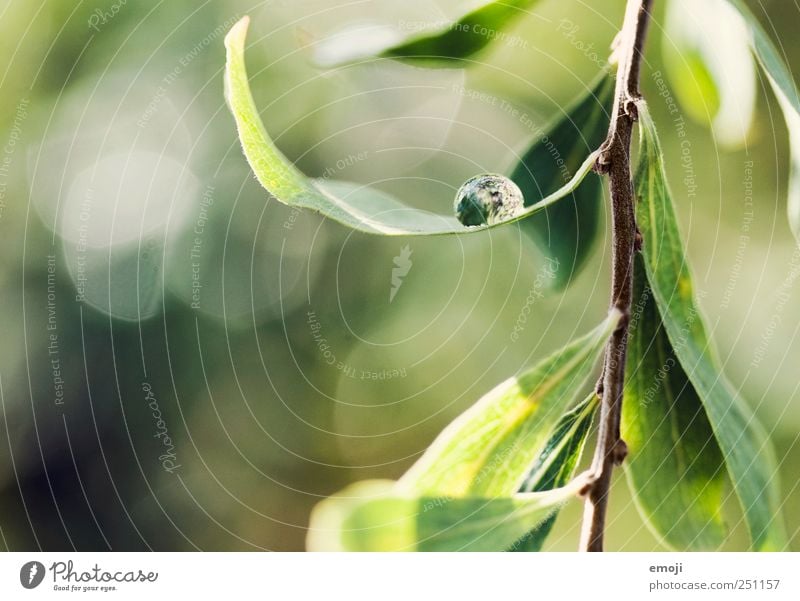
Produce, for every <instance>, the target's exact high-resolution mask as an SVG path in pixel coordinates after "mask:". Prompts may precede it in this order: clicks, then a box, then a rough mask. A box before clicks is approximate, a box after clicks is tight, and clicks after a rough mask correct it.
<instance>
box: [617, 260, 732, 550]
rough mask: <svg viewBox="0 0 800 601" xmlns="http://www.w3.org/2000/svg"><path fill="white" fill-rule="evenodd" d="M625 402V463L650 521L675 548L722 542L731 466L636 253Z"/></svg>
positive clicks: (700, 547)
mask: <svg viewBox="0 0 800 601" xmlns="http://www.w3.org/2000/svg"><path fill="white" fill-rule="evenodd" d="M635 263H636V266H635V269H634V285H635V291H634V305H633V306H634V307H635V309H634V311H633V317H632V319H631V327H630V330H629V335H628V361H627V365H626V370H625V392H624V398H625V402H624V403H623V408H622V438H623V440H625V442H626V443H627V445H628V457H627V458H626V460H625V463H624V466H625V471H626V475H627V476H628V482H629V484H630V487H631V491H632V493H633V497H634V499H635V501H636V505H637V507H638V508H639V512H640V513H641V514H642V517H643V518H644V519H645V522H646V523H647V524H648V525H649V526H650V528H651V529H652V530H653V531H654V532H655V534H656V535H657V536H658V537H659V538H661V540H662V541H663V542H664V543H665V544H667V545H668V546H670V547H673V548H675V549H678V550H693V551H697V550H713V549H715V548H717V547H719V545H720V544H721V543H722V541H723V538H724V536H725V528H724V527H723V523H722V502H723V487H724V484H725V467H724V463H725V462H724V460H723V459H722V454H721V453H720V450H719V446H718V445H717V442H716V440H715V439H714V432H713V430H712V428H711V424H710V423H709V422H708V416H707V415H706V413H705V410H704V408H703V403H702V401H701V400H700V397H699V396H698V394H697V391H696V390H695V388H694V386H693V385H692V383H691V382H690V381H689V378H688V376H687V375H686V372H684V371H683V368H682V367H681V364H680V361H679V360H678V358H677V357H676V356H675V351H674V350H673V348H672V344H671V343H670V341H669V338H668V337H667V333H666V331H665V329H664V326H663V324H662V322H661V316H660V315H659V313H658V309H657V307H656V302H655V300H654V298H653V295H652V293H651V291H650V288H649V287H648V286H647V283H646V277H647V276H646V274H645V267H644V260H643V259H642V257H641V256H637V257H636V261H635Z"/></svg>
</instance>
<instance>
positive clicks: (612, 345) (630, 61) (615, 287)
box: [580, 0, 653, 551]
mask: <svg viewBox="0 0 800 601" xmlns="http://www.w3.org/2000/svg"><path fill="white" fill-rule="evenodd" d="M652 4H653V1H652V0H628V5H627V9H626V11H625V21H624V23H623V26H622V30H621V31H620V36H619V38H618V44H619V46H618V48H617V56H618V57H619V65H618V71H617V84H616V91H615V98H614V109H613V112H612V115H611V124H610V126H609V130H608V137H607V138H606V141H605V142H604V143H603V146H602V148H601V153H600V157H599V158H598V160H597V165H596V170H597V172H598V173H602V174H607V175H608V179H609V189H610V192H611V215H612V226H611V227H612V246H613V248H612V263H613V272H612V282H611V308H612V309H613V308H616V309H619V311H620V312H621V313H622V319H621V321H620V324H619V327H618V328H617V330H616V331H615V332H614V334H613V335H612V336H611V340H609V343H608V347H607V349H606V355H605V362H604V365H603V375H602V378H601V381H600V382H599V383H598V393H600V394H601V397H602V404H601V407H600V425H599V429H598V434H597V447H596V449H595V454H594V459H593V461H592V466H591V468H590V472H589V473H590V482H589V484H588V485H587V487H586V490H585V495H586V505H585V509H584V515H583V530H582V532H581V542H580V550H582V551H602V550H603V533H604V530H605V522H606V507H607V505H608V493H609V488H610V485H611V474H612V472H613V470H614V466H616V465H619V464H620V463H622V461H623V460H624V459H625V455H626V454H627V446H626V445H625V442H624V441H623V440H622V439H621V438H620V433H619V422H620V413H621V411H622V388H623V385H624V381H625V354H626V348H627V343H628V320H629V318H630V308H631V302H632V298H633V256H634V253H635V252H636V250H637V249H638V246H639V244H640V238H639V236H638V231H637V228H636V219H635V216H634V193H633V183H632V181H631V179H632V178H631V161H630V148H631V138H632V134H633V124H634V122H635V121H636V119H637V110H636V100H637V99H638V98H639V97H640V94H639V71H640V70H641V62H642V51H643V48H644V40H645V37H646V34H647V26H648V23H649V21H650V10H651V7H652Z"/></svg>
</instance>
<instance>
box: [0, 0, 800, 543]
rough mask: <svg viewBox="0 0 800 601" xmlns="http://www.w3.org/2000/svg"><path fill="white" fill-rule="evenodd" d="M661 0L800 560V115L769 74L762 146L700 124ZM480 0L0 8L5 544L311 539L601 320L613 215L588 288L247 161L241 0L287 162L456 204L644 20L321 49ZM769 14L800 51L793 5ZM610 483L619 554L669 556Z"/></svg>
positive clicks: (608, 16) (717, 308)
mask: <svg viewBox="0 0 800 601" xmlns="http://www.w3.org/2000/svg"><path fill="white" fill-rule="evenodd" d="M663 4H664V2H662V1H660V0H659V1H657V2H656V6H657V13H656V18H655V20H654V25H653V28H652V35H651V38H650V39H649V42H648V55H647V64H646V65H645V68H644V69H645V71H644V74H643V76H642V79H643V85H644V88H645V94H646V95H647V94H649V99H650V105H651V107H652V112H653V113H654V116H655V118H656V120H657V122H658V123H659V124H660V133H661V135H662V138H663V143H664V145H665V157H666V162H667V169H668V173H669V176H670V179H671V184H672V188H673V193H674V199H675V202H676V204H677V206H678V210H679V213H680V218H681V220H682V226H683V231H684V234H685V239H686V240H687V242H688V247H689V249H688V250H689V254H690V257H691V259H692V261H693V263H694V268H695V277H696V285H697V288H698V289H699V290H701V291H702V292H703V293H705V296H704V297H703V300H702V305H703V307H704V310H705V313H706V316H707V318H708V320H709V324H710V326H711V329H712V330H713V335H714V338H715V340H716V342H717V345H718V349H719V351H720V356H721V358H722V360H723V362H724V364H725V370H726V373H727V375H728V376H729V377H730V379H731V380H732V381H733V382H734V383H735V384H736V385H738V386H740V388H741V390H742V391H743V393H744V395H745V397H746V398H747V399H748V401H749V402H750V404H751V405H752V406H753V408H754V409H755V411H756V412H757V414H758V415H759V417H760V418H761V420H762V421H763V423H764V424H765V426H766V427H767V430H768V431H770V432H771V436H772V439H773V441H774V445H775V448H776V452H777V456H778V458H779V461H780V467H781V478H782V486H783V491H784V494H785V504H784V510H785V518H786V521H787V526H788V530H789V533H790V536H791V537H792V545H793V548H795V549H797V548H800V538H799V536H798V526H800V490H798V488H797V480H798V478H797V473H798V470H799V469H800V444H799V443H798V440H797V433H798V426H800V392H798V384H797V381H798V379H797V373H796V372H797V369H796V368H797V365H798V362H800V340H798V336H797V333H798V327H800V310H798V309H797V306H798V303H797V298H798V294H800V291H798V290H796V285H795V284H796V282H795V280H796V277H797V275H798V265H800V257H798V255H797V254H796V252H795V249H796V246H795V243H794V241H793V238H792V237H791V234H790V232H789V228H788V226H787V223H786V218H785V181H786V179H787V169H788V166H787V162H788V159H787V156H788V151H787V139H786V135H785V130H784V125H783V120H782V116H781V114H780V112H779V110H778V109H777V104H776V103H775V101H774V100H773V99H772V97H771V96H769V95H768V94H767V93H766V92H765V82H764V81H762V80H760V81H759V82H758V89H759V92H758V94H759V95H758V104H757V111H756V117H755V122H754V125H753V127H752V130H751V132H750V135H749V137H748V140H747V144H746V145H745V147H743V148H738V149H733V150H732V149H729V148H721V147H720V146H719V145H718V144H716V142H715V139H714V136H713V135H712V134H711V132H710V130H709V128H708V127H707V126H706V125H705V124H701V123H697V122H694V121H690V120H689V119H688V117H687V121H686V126H685V127H686V136H685V137H684V138H679V133H678V129H677V128H676V127H675V125H674V124H673V123H672V121H671V120H672V119H673V118H674V115H669V114H668V107H667V104H666V103H665V102H664V100H663V99H662V97H660V96H658V92H659V88H658V86H657V85H656V82H655V81H654V79H653V78H652V77H651V74H652V73H653V72H654V71H657V70H659V69H662V70H663V66H662V65H661V61H660V53H661V37H662V34H663V32H662V29H661V24H662V22H663ZM457 6H458V2H455V1H444V0H440V1H433V0H424V1H423V0H414V1H410V2H404V3H398V2H389V1H380V2H379V1H370V2H343V1H340V0H301V1H290V0H274V1H270V2H264V3H253V2H243V1H240V0H227V1H225V2H223V1H220V0H214V1H205V2H187V1H184V0H171V1H169V2H166V1H160V2H156V1H137V2H133V1H129V2H125V1H124V0H118V1H117V2H111V1H110V0H109V1H106V2H98V1H91V2H84V1H78V2H61V1H59V0H49V1H40V0H36V1H23V0H5V1H3V2H0V32H1V33H2V36H0V39H2V40H3V42H2V44H3V52H2V55H1V56H2V58H0V61H2V69H0V71H1V72H2V78H0V90H2V94H0V103H2V108H3V110H2V112H1V113H0V120H1V122H0V130H1V131H0V143H2V144H3V150H2V151H0V152H1V153H2V156H0V159H2V162H0V315H2V322H0V323H2V334H3V335H2V339H0V392H2V395H1V396H2V425H0V439H2V440H0V532H1V533H2V540H1V541H0V548H5V549H10V550H35V549H44V550H67V549H79V550H103V549H114V550H145V549H154V550H193V549H204V550H249V549H254V550H260V549H269V550H301V549H303V547H304V539H305V534H306V530H305V528H306V525H307V521H308V514H309V511H310V509H311V508H312V507H313V505H314V504H315V503H316V502H317V501H319V500H320V499H321V498H323V497H325V496H327V495H329V494H331V493H333V492H335V491H337V490H339V489H340V488H342V487H343V486H345V485H346V484H347V483H349V482H352V481H355V480H361V479H365V478H374V477H385V478H394V477H397V476H399V475H400V474H401V473H403V471H405V470H406V469H407V468H408V467H409V466H410V465H411V463H412V462H413V461H414V460H415V458H416V457H418V456H419V454H420V453H421V452H422V451H423V450H424V449H425V447H426V445H427V444H429V443H430V441H431V440H432V439H433V437H435V435H436V434H437V433H438V432H439V431H440V430H441V429H442V428H443V427H444V426H445V425H446V424H447V423H448V422H449V421H450V420H451V419H453V418H454V417H455V416H456V415H458V414H459V413H460V412H461V411H463V410H464V409H465V408H467V407H468V406H470V405H471V404H472V403H473V402H474V401H475V400H476V399H477V398H478V397H479V396H480V395H481V394H483V393H484V392H486V391H487V390H489V389H490V388H491V387H493V386H494V385H495V384H496V383H498V382H499V381H501V380H503V379H505V378H507V377H509V376H510V375H513V374H514V373H516V372H517V371H519V370H520V369H522V368H523V367H525V366H528V365H531V364H532V363H533V362H535V361H536V360H538V359H540V358H542V357H543V356H545V355H546V354H547V353H548V352H549V351H552V350H554V349H556V348H558V347H560V346H561V345H562V344H564V343H565V342H567V341H568V340H570V339H571V338H573V337H574V336H575V335H577V334H579V333H583V332H586V331H587V330H588V329H589V328H591V327H592V326H593V325H595V324H597V323H598V322H599V321H600V320H601V319H602V317H603V316H604V314H605V308H606V302H607V295H608V284H607V282H608V263H609V249H608V247H609V240H608V235H607V233H606V231H607V230H606V224H605V220H604V223H603V224H602V225H601V228H602V230H601V233H600V235H599V237H598V241H597V244H596V247H595V249H596V252H595V253H594V255H593V257H592V258H591V260H590V262H589V265H588V266H587V267H585V268H584V269H583V270H582V271H581V272H580V274H579V275H578V276H577V277H576V279H575V281H574V282H573V284H572V285H571V286H570V288H569V289H568V290H567V291H566V292H565V293H563V294H562V293H557V292H554V293H549V294H544V295H543V297H542V298H539V297H538V295H534V299H535V300H534V301H533V302H532V303H531V301H530V300H528V299H529V294H530V293H531V291H532V290H538V288H537V284H536V281H537V274H539V273H541V271H542V269H543V268H544V263H543V261H542V260H541V257H540V256H539V255H538V253H537V251H536V249H535V248H533V247H532V246H531V244H530V243H529V242H528V241H527V240H526V239H524V238H522V237H521V233H520V230H519V229H517V227H516V226H511V227H507V228H501V229H495V230H492V231H491V233H486V234H480V235H474V236H467V237H449V238H437V239H427V240H424V239H416V238H415V239H408V240H404V239H399V238H396V239H391V238H379V237H370V236H367V235H363V234H358V233H353V232H350V231H349V230H346V229H345V228H343V227H340V226H338V225H336V224H333V223H329V222H326V221H324V220H322V219H321V218H318V217H317V216H315V215H312V214H309V213H299V212H296V211H291V210H289V209H288V208H286V207H284V206H282V205H280V204H278V203H276V202H275V201H274V200H271V199H269V198H268V197H267V195H266V193H265V192H264V191H263V190H262V189H261V188H260V187H259V186H258V184H257V183H256V182H255V180H254V179H253V177H252V176H251V174H250V172H249V169H248V167H247V165H246V163H245V161H244V159H243V157H242V154H241V151H240V148H239V145H238V141H237V138H236V134H235V130H234V126H233V121H232V118H231V116H230V114H229V113H228V111H227V108H226V106H225V104H224V100H223V94H222V68H223V65H224V50H223V44H222V41H223V37H224V33H225V32H226V31H227V29H228V28H229V27H230V26H231V25H232V24H233V23H234V22H235V21H236V20H237V19H238V18H239V17H241V16H244V15H250V16H251V17H252V25H251V33H250V37H249V49H248V54H247V61H248V68H249V71H250V74H251V78H252V83H253V93H254V95H255V97H256V101H257V104H258V105H259V107H261V109H262V116H263V118H264V120H265V122H266V124H267V128H268V129H269V131H270V133H271V134H272V136H273V137H274V138H275V139H276V142H277V144H278V146H279V147H280V148H281V149H282V150H283V152H284V153H285V154H286V155H287V156H288V157H289V158H290V159H292V160H293V161H296V162H297V164H298V165H299V166H300V167H301V168H302V169H303V171H305V172H306V173H307V174H309V175H312V176H325V177H331V178H338V179H347V180H352V181H357V182H362V183H365V184H370V185H374V186H376V187H379V188H381V189H384V190H387V191H391V192H393V193H395V194H397V195H398V196H400V197H402V198H403V199H405V200H406V201H407V202H409V203H410V204H414V205H415V206H420V207H425V208H429V209H430V210H433V211H437V212H440V213H447V212H449V211H450V210H451V200H452V198H453V195H454V192H455V190H456V189H457V188H458V186H459V185H460V184H461V183H462V182H463V181H464V180H466V179H467V178H468V177H470V176H472V175H474V174H476V173H480V172H486V171H500V172H506V173H507V172H509V169H510V167H511V166H512V165H513V164H514V159H515V157H516V156H517V154H518V153H520V152H521V151H522V150H524V149H525V148H526V147H527V145H528V144H530V142H531V140H532V138H533V135H534V133H535V131H536V128H538V127H542V126H544V125H545V124H546V123H547V122H548V121H549V120H550V119H551V118H552V117H554V116H556V115H558V114H560V111H561V107H562V106H564V104H565V103H567V102H569V101H570V100H571V99H572V98H573V97H575V96H576V95H577V94H579V93H581V92H582V91H583V90H584V89H585V86H586V85H587V84H588V83H589V82H590V81H591V80H592V78H593V77H594V76H595V74H596V73H597V72H598V71H599V68H600V67H599V66H598V64H597V62H596V61H595V60H593V59H592V56H591V51H588V50H587V47H589V45H590V44H593V46H592V47H591V48H592V49H596V50H597V52H598V53H599V55H600V57H601V58H602V57H605V56H606V55H607V51H606V49H607V48H608V46H609V44H610V42H611V40H612V39H613V37H614V34H615V32H616V30H617V28H618V26H619V24H620V23H621V21H622V13H623V9H624V3H623V2H622V1H621V0H615V1H613V2H612V1H608V2H603V3H602V6H599V5H596V4H595V3H588V2H579V1H575V2H557V1H555V0H545V1H543V2H541V4H539V5H538V6H537V7H536V9H535V10H534V14H532V15H531V16H529V17H527V18H525V19H523V20H520V21H519V22H517V23H516V24H515V26H514V27H513V28H512V29H511V30H510V31H509V33H510V35H511V36H512V37H511V38H508V39H506V41H500V42H497V43H496V44H494V45H493V46H491V49H490V51H489V52H488V53H486V54H482V55H481V56H480V57H479V58H478V60H477V62H476V64H474V65H473V66H472V67H471V68H469V69H468V70H461V69H447V70H436V71H432V70H423V69H418V68H413V67H410V66H407V65H402V64H397V63H391V62H387V61H381V62H376V63H371V64H367V65H361V66H357V67H349V68H344V69H337V70H333V71H322V70H319V69H317V68H315V67H314V66H313V65H312V64H311V62H310V60H309V50H308V48H309V47H311V46H313V43H314V41H315V40H318V39H324V38H325V37H326V36H328V35H330V34H331V33H332V32H336V31H338V30H341V29H342V28H344V27H347V26H352V25H353V24H358V23H362V22H381V23H387V24H390V25H394V26H395V27H398V28H400V29H402V28H403V27H411V26H413V23H416V22H419V21H423V22H431V21H437V20H441V19H443V18H445V17H446V16H447V15H449V14H454V12H453V11H454V10H455V9H456V8H457ZM752 6H753V7H754V10H755V11H756V13H757V14H758V15H759V16H760V17H763V18H764V22H765V23H766V22H767V21H766V18H767V16H768V17H769V19H770V20H771V24H772V25H774V28H775V30H774V32H773V33H774V34H775V36H776V39H778V40H779V41H780V42H781V44H782V46H783V49H784V50H785V52H786V54H787V56H788V58H789V60H790V62H792V61H793V63H794V64H800V39H798V37H797V36H796V35H795V34H796V30H797V24H798V20H799V19H800V15H798V9H797V7H796V6H794V5H793V4H792V3H788V2H779V1H777V0H772V1H765V2H762V3H761V4H758V5H756V4H755V3H753V4H752ZM762 7H763V8H762ZM565 20H567V21H568V22H569V23H570V26H569V27H566V21H565ZM576 27H577V29H576ZM768 28H769V27H768ZM770 31H773V30H772V29H771V28H770ZM568 32H571V33H568ZM795 74H796V77H797V76H800V70H795ZM667 85H670V84H669V83H668V84H667ZM509 106H510V107H512V108H516V109H519V111H520V114H522V115H524V118H521V117H520V116H519V115H517V116H515V115H514V114H513V112H512V111H509V110H508V107H509ZM687 139H688V140H689V142H690V144H689V146H690V151H689V159H688V161H687V159H686V158H685V156H686V151H685V148H686V144H685V142H684V143H683V146H681V142H682V140H687ZM682 157H683V158H682ZM748 161H752V162H753V165H752V175H753V189H752V202H750V200H749V199H750V197H749V193H748V192H747V190H746V188H747V185H746V183H745V165H746V164H747V162H748ZM689 167H691V174H689V171H688V169H689ZM689 175H691V177H689ZM406 245H408V249H406V250H405V251H404V250H403V249H404V247H405V246H406ZM409 253H410V254H409ZM793 253H795V254H793ZM398 257H400V258H398ZM402 257H406V259H408V260H409V261H410V262H411V266H410V268H409V269H408V273H407V274H406V275H405V276H404V277H403V278H402V285H401V286H400V287H399V288H397V289H396V291H395V293H394V296H393V297H392V296H391V291H392V270H393V269H394V268H395V267H396V260H397V261H399V262H401V263H404V264H405V262H406V260H405V259H403V258H402ZM396 258H398V259H396ZM539 280H540V281H541V278H540V279H539ZM526 304H527V306H528V308H529V309H530V313H529V314H528V315H527V317H526V319H525V322H524V331H523V333H522V334H521V335H520V336H519V339H512V337H511V333H512V332H513V330H514V327H515V325H518V320H519V319H520V316H521V315H522V314H523V313H522V311H523V308H524V307H526ZM617 479H618V481H617V485H616V486H615V487H614V489H613V498H612V502H611V506H610V512H611V515H610V531H609V534H608V543H607V546H608V548H610V549H614V550H651V549H663V547H662V546H660V544H659V543H658V542H657V541H656V539H655V538H654V537H653V536H652V535H651V534H650V532H649V531H648V529H647V527H646V526H645V525H644V523H643V522H642V521H641V519H640V518H639V516H638V514H637V512H636V510H635V508H634V506H633V504H632V501H631V499H630V496H629V494H628V492H627V490H626V486H625V482H624V476H623V475H622V474H617ZM737 511H738V509H737V507H736V502H735V500H733V499H731V502H730V513H729V516H728V520H729V523H730V525H731V526H732V528H733V531H732V535H731V538H730V540H729V541H728V543H727V544H726V547H725V548H743V546H744V544H745V542H744V541H745V536H744V535H745V533H744V531H743V528H742V525H741V523H740V521H739V520H740V516H739V514H738V513H737ZM580 515H581V507H580V506H579V504H578V503H575V504H573V505H572V506H570V507H568V508H567V509H566V510H565V511H563V512H562V514H561V516H560V517H559V520H558V522H557V525H556V529H555V531H554V534H553V535H552V536H551V538H550V540H549V541H548V546H547V548H550V549H558V550H572V549H574V548H575V547H576V544H577V532H578V527H579V520H580Z"/></svg>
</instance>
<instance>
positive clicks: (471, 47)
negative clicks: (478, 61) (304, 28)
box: [314, 0, 537, 67]
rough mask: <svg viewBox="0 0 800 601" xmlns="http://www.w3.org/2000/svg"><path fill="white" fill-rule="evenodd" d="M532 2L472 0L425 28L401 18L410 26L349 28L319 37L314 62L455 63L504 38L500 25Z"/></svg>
mask: <svg viewBox="0 0 800 601" xmlns="http://www.w3.org/2000/svg"><path fill="white" fill-rule="evenodd" d="M536 1H537V0H499V1H496V2H487V1H486V0H482V1H479V2H472V3H471V5H472V8H470V9H469V12H466V13H465V14H464V15H463V16H462V17H461V18H460V19H457V20H453V21H444V22H437V23H432V24H431V27H422V24H421V23H417V22H414V23H405V25H406V28H407V29H410V31H405V32H403V31H400V30H398V29H395V28H390V27H386V26H372V27H369V26H367V27H365V26H359V27H357V28H351V29H348V30H345V31H343V32H341V33H339V34H337V35H334V36H332V37H330V38H328V39H327V40H324V41H322V42H319V43H318V44H317V46H316V48H315V50H314V62H315V63H317V64H318V65H320V66H322V67H334V66H337V65H343V64H347V63H353V62H357V61H360V60H364V59H368V58H394V59H400V60H414V61H417V62H419V61H428V62H432V63H435V65H436V66H444V67H460V66H462V63H461V62H460V61H463V60H464V59H466V58H469V57H471V56H472V55H474V54H476V53H477V52H479V51H480V50H483V48H485V47H486V46H488V45H489V43H490V42H492V41H493V40H495V39H504V38H505V36H506V34H504V33H503V31H502V29H503V28H504V27H506V26H508V25H509V24H510V23H511V22H512V21H513V20H514V19H516V18H518V17H520V16H522V15H523V14H525V13H526V9H527V8H529V7H530V6H532V5H533V4H535V3H536ZM409 26H410V27H409ZM515 40H516V38H513V39H512V41H515Z"/></svg>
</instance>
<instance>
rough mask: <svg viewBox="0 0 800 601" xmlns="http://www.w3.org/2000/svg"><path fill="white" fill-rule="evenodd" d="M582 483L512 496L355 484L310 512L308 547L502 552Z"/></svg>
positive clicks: (374, 482)
mask: <svg viewBox="0 0 800 601" xmlns="http://www.w3.org/2000/svg"><path fill="white" fill-rule="evenodd" d="M584 484H585V482H583V481H581V479H576V480H575V481H573V482H572V483H570V484H569V485H568V486H565V487H563V488H558V489H555V490H550V491H547V492H539V493H525V494H518V495H514V496H513V497H496V498H484V497H448V496H441V497H436V496H415V495H409V494H404V493H402V492H401V491H400V490H398V488H397V487H396V486H395V485H394V483H393V482H390V481H385V480H372V481H366V482H359V483H357V484H354V485H352V486H350V487H348V488H346V489H344V490H343V491H342V492H340V493H339V494H337V495H334V496H332V497H329V498H328V499H326V500H324V501H322V502H321V503H319V504H318V505H317V506H316V507H315V508H314V511H313V512H312V514H311V523H310V525H309V530H308V539H307V547H308V549H309V550H310V551H504V550H505V549H507V548H508V547H509V546H510V545H512V544H513V543H514V541H516V540H518V539H519V538H520V537H522V536H523V535H524V534H525V533H526V532H528V531H529V530H531V529H534V528H536V526H537V525H539V524H541V523H542V522H543V521H544V520H546V519H547V518H548V517H549V516H550V515H551V514H552V513H553V511H555V510H556V509H557V508H558V507H560V506H561V505H563V504H564V503H565V502H567V501H568V500H569V499H571V498H574V497H575V496H576V495H577V493H578V491H580V489H581V488H582V487H583V485H584Z"/></svg>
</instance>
